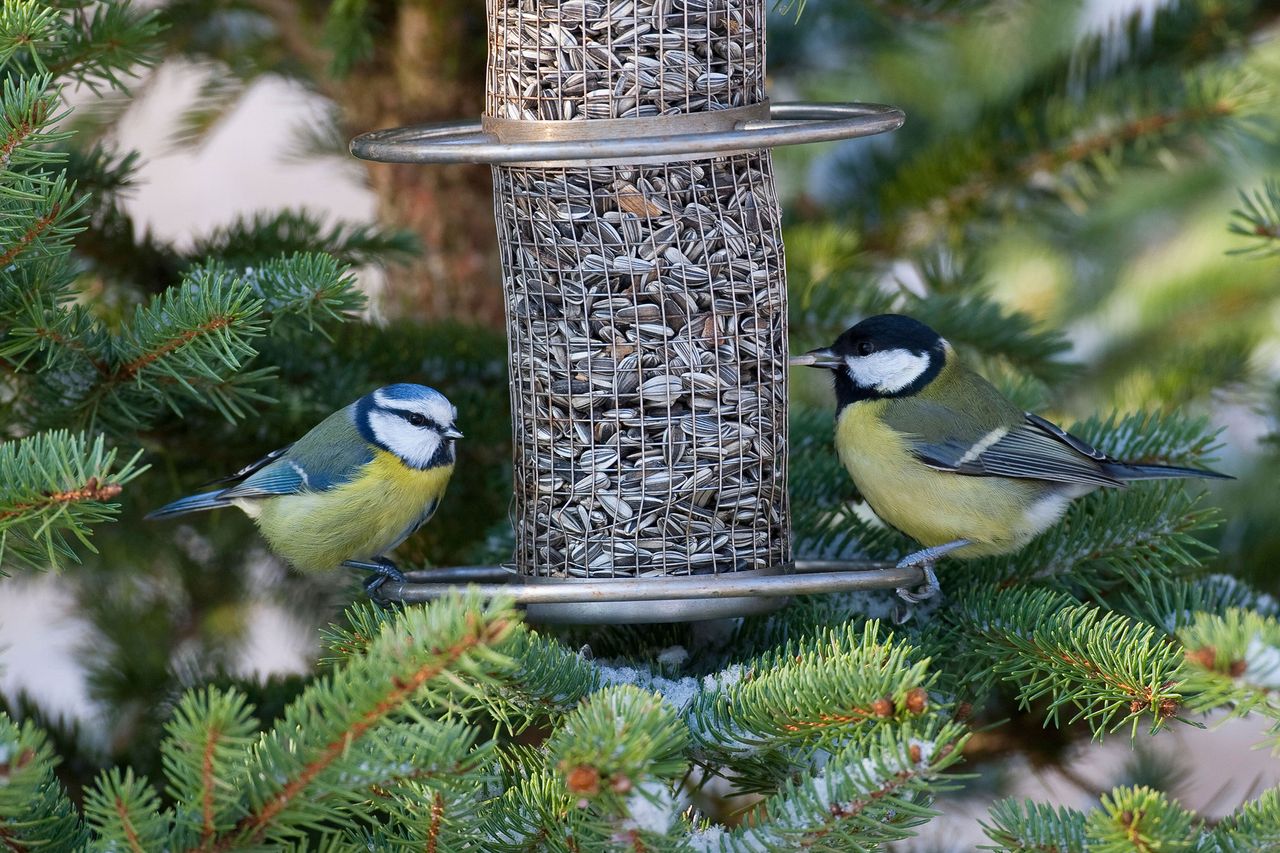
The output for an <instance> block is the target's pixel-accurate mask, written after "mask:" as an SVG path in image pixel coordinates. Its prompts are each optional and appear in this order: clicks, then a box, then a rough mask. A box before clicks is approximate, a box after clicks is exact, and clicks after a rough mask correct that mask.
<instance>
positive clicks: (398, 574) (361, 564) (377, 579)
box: [342, 557, 407, 598]
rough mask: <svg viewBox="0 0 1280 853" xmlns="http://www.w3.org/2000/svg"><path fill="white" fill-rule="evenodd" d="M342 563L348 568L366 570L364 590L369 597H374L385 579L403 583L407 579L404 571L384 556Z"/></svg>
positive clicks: (359, 570)
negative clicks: (367, 560) (367, 574)
mask: <svg viewBox="0 0 1280 853" xmlns="http://www.w3.org/2000/svg"><path fill="white" fill-rule="evenodd" d="M342 565H344V566H346V567H347V568H348V569H355V570H356V571H358V572H368V573H369V577H367V578H366V579H365V582H364V591H365V593H366V594H367V595H368V596H369V597H370V598H373V597H374V593H376V592H377V591H378V590H379V589H380V588H381V587H382V585H383V584H385V583H386V582H387V581H395V582H396V583H404V582H405V581H406V580H407V579H406V578H405V576H404V572H402V571H400V570H399V569H398V568H396V564H395V563H393V562H391V561H390V560H388V559H387V558H386V557H374V558H373V560H371V561H369V562H365V561H363V560H344V561H343V563H342Z"/></svg>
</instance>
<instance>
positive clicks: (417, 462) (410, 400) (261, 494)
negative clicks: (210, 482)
mask: <svg viewBox="0 0 1280 853" xmlns="http://www.w3.org/2000/svg"><path fill="white" fill-rule="evenodd" d="M457 416H458V410H457V409H456V408H454V406H453V405H452V404H451V403H450V402H449V401H448V400H447V399H445V397H444V395H443V394H441V393H440V392H439V391H436V390H434V389H432V388H427V387H425V386H422V385H409V384H399V385H388V386H387V387H385V388H379V389H378V390H377V391H374V392H373V393H371V394H367V395H366V396H364V397H361V398H360V399H359V400H356V401H355V402H354V403H352V404H351V405H349V406H347V407H345V408H343V409H339V410H338V411H336V412H334V413H333V414H332V415H330V416H329V417H327V418H325V419H324V420H323V421H321V422H320V423H319V424H317V425H316V426H315V427H313V428H312V429H311V431H310V432H308V433H307V434H306V435H304V436H303V437H302V438H300V439H298V440H297V441H295V442H294V443H293V444H290V445H288V446H286V447H282V448H280V449H279V450H275V451H273V452H271V453H268V454H267V455H266V456H264V457H262V458H261V459H259V460H258V461H257V462H254V463H253V464H252V465H248V466H246V467H244V468H242V469H240V470H239V471H237V472H236V473H235V474H233V475H231V476H230V477H227V478H226V479H224V480H222V481H219V482H224V483H231V484H232V485H229V486H225V487H223V488H221V489H217V490H215V491H211V492H204V493H202V494H198V495H191V496H190V497H185V498H182V499H181V500H177V501H174V502H173V503H171V504H168V505H167V506H163V507H160V508H159V509H157V510H155V511H154V512H152V513H151V514H149V515H148V516H147V518H150V519H155V518H170V517H172V516H176V515H185V514H187V513H189V512H202V511H204V510H209V509H219V508H221V507H226V506H236V507H239V508H240V509H242V510H244V511H245V513H247V514H248V515H249V516H250V517H251V518H252V519H253V520H254V522H255V523H256V524H257V525H258V529H259V530H260V531H261V532H262V535H263V537H264V538H265V539H266V540H267V544H268V545H270V546H271V549H272V550H273V551H275V552H276V553H277V554H279V555H280V556H282V557H284V558H285V559H286V560H288V561H289V562H290V563H291V564H292V565H293V566H295V567H296V568H298V569H301V570H303V571H323V570H328V569H335V568H338V567H340V566H346V567H349V568H355V569H360V570H364V571H369V572H371V574H370V576H369V579H368V581H366V583H365V589H366V590H368V591H369V592H373V591H374V590H376V589H377V588H378V587H379V586H381V585H382V583H383V582H385V581H386V580H387V579H388V578H390V579H392V580H395V581H403V580H404V575H403V574H401V573H400V571H399V570H398V569H397V568H396V567H395V565H394V564H393V563H392V562H391V561H390V560H389V559H388V558H387V557H386V553H387V552H388V551H390V550H391V549H393V548H395V547H396V546H397V545H399V544H400V543H401V542H403V541H404V540H405V539H407V538H408V537H409V535H410V534H412V533H413V532H414V531H415V530H417V529H418V528H419V527H421V526H422V525H423V524H425V523H426V522H427V520H428V519H429V518H431V516H432V514H433V513H434V512H435V511H436V507H437V506H439V504H440V499H441V497H443V495H444V491H445V487H446V486H448V484H449V476H450V475H451V474H452V473H453V462H454V442H455V441H456V440H457V439H459V438H462V433H461V432H459V431H458V428H457V426H456V425H455V422H456V420H457Z"/></svg>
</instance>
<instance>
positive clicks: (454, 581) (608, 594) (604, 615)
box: [376, 560, 925, 625]
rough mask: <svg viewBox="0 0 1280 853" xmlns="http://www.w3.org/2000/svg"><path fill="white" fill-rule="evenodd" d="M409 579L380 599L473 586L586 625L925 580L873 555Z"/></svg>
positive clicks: (743, 609)
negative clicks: (606, 573) (609, 572)
mask: <svg viewBox="0 0 1280 853" xmlns="http://www.w3.org/2000/svg"><path fill="white" fill-rule="evenodd" d="M405 577H406V579H407V580H406V582H405V583H394V582H388V583H386V584H383V586H382V587H381V588H380V589H379V590H378V591H377V593H376V595H377V597H378V598H379V599H381V600H382V601H386V602H402V603H406V604H412V603H417V602H423V601H432V600H434V599H437V598H440V597H442V596H444V595H446V594H447V593H448V592H449V591H450V590H452V589H457V588H461V587H463V586H467V585H471V586H474V587H475V588H476V589H477V590H478V591H479V592H480V593H481V594H483V595H486V596H500V595H501V596H508V597H510V598H514V599H515V601H516V603H517V604H520V605H523V606H524V608H525V610H526V613H527V615H528V618H529V621H531V622H544V623H561V624H580V625H605V624H616V625H621V624H648V623H655V622H696V621H699V620H703V619H725V618H730V617H735V616H755V615H758V614H761V613H769V612H771V611H773V610H777V609H778V608H780V607H782V606H783V605H785V604H786V603H787V600H788V598H789V597H790V596H793V595H812V594H816V593H828V592H848V591H853V590H872V589H883V590H894V589H900V588H904V587H906V588H914V587H917V586H920V585H921V584H923V583H924V582H925V577H924V572H923V571H921V570H920V569H918V568H899V567H898V566H897V565H895V564H894V563H886V562H873V561H867V560H799V561H797V562H796V563H794V564H787V565H785V566H782V567H779V568H778V569H767V570H760V571H750V572H734V573H732V574H725V575H693V576H683V577H669V578H623V579H617V578H603V579H599V580H577V579H561V578H545V577H543V578H530V577H525V576H523V575H519V574H516V572H515V571H514V570H513V569H511V568H507V567H504V566H455V567H452V568H443V569H424V570H421V571H416V572H406V573H405Z"/></svg>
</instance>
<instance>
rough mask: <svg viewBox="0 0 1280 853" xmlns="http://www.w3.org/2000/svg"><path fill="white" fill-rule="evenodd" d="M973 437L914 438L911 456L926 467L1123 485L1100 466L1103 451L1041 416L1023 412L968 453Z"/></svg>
mask: <svg viewBox="0 0 1280 853" xmlns="http://www.w3.org/2000/svg"><path fill="white" fill-rule="evenodd" d="M977 447H978V444H977V443H970V442H967V441H964V442H961V441H946V442H942V443H930V444H917V445H916V448H915V452H916V456H917V457H918V458H919V459H920V460H921V461H922V462H924V463H925V464H926V465H928V466H929V467H931V468H936V469H938V470H941V471H951V472H953V473H956V474H967V475H970V476H975V477H1012V478H1015V479H1026V480H1051V481H1053V482H1059V483H1081V484H1087V485H1094V486H1123V485H1124V483H1123V482H1122V481H1121V480H1119V479H1117V478H1115V477H1112V476H1110V475H1108V473H1107V472H1106V470H1105V469H1104V467H1103V466H1104V465H1105V464H1106V463H1107V462H1108V461H1109V460H1108V459H1107V456H1106V455H1105V454H1103V453H1100V452H1098V451H1097V450H1095V449H1094V448H1092V447H1090V446H1089V445H1088V444H1086V443H1085V442H1083V441H1081V440H1080V439H1078V438H1076V437H1075V436H1073V435H1071V434H1070V433H1068V432H1066V431H1065V430H1063V429H1061V428H1060V427H1058V426H1056V425H1054V424H1053V423H1051V422H1049V421H1047V420H1045V419H1044V418H1042V417H1040V416H1039V415H1033V414H1029V413H1028V414H1027V415H1026V418H1025V421H1024V423H1022V424H1021V425H1019V426H1017V427H1014V428H1013V429H1011V430H1010V431H1009V432H1008V433H1007V434H1006V435H1004V436H1002V437H1001V438H1000V439H999V440H998V441H993V442H992V443H991V445H990V446H988V447H985V448H981V450H980V452H978V453H974V452H973V451H974V449H975V448H977Z"/></svg>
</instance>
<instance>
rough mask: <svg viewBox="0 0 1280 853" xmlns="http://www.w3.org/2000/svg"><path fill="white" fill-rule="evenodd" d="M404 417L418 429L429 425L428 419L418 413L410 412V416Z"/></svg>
mask: <svg viewBox="0 0 1280 853" xmlns="http://www.w3.org/2000/svg"><path fill="white" fill-rule="evenodd" d="M404 417H405V420H407V421H408V422H409V423H411V424H412V425H414V426H416V427H420V426H426V425H427V419H426V417H425V416H423V415H420V414H418V413H417V412H410V413H409V414H407V415H405V416H404Z"/></svg>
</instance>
